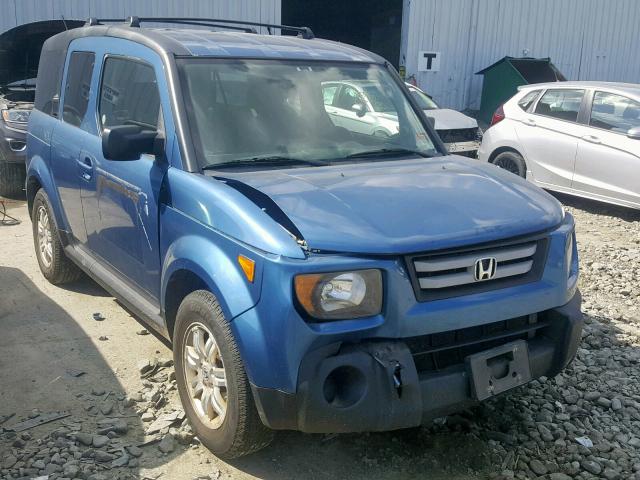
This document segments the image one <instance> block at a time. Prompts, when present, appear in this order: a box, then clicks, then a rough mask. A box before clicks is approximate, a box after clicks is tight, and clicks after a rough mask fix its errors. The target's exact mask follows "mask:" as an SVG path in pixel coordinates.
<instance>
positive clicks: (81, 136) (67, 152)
mask: <svg viewBox="0 0 640 480" xmlns="http://www.w3.org/2000/svg"><path fill="white" fill-rule="evenodd" d="M94 63H95V54H94V53H93V52H87V51H73V50H70V51H69V53H68V55H67V61H66V65H67V67H66V69H65V74H64V78H63V86H64V88H63V90H62V98H61V99H60V106H59V111H58V113H57V115H58V116H59V117H60V118H61V121H59V122H57V124H56V126H55V127H54V130H53V133H52V136H51V172H52V174H53V178H54V180H55V184H56V188H57V189H58V194H59V195H60V199H61V201H62V206H63V209H64V214H65V216H66V219H67V222H68V224H69V229H70V230H71V232H70V233H71V234H72V235H73V237H74V238H75V240H76V241H78V242H80V243H86V241H87V233H86V230H85V225H84V218H83V213H82V202H81V201H80V188H81V182H82V177H83V175H85V174H86V172H85V168H84V165H83V164H82V162H81V161H80V151H81V150H82V146H83V144H84V141H85V138H86V129H87V123H88V120H87V106H88V103H89V91H90V85H91V77H92V73H93V69H94Z"/></svg>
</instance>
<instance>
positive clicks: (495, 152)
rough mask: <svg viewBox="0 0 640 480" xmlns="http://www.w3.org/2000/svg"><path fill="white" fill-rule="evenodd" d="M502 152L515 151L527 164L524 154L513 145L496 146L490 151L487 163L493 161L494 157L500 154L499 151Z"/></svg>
mask: <svg viewBox="0 0 640 480" xmlns="http://www.w3.org/2000/svg"><path fill="white" fill-rule="evenodd" d="M504 152H513V153H517V154H518V155H520V156H521V157H522V159H523V160H524V163H525V165H526V164H527V160H526V159H525V158H524V155H523V154H522V152H520V151H518V149H516V148H514V147H510V146H502V147H498V148H496V149H495V150H494V151H493V152H491V155H489V163H493V161H494V160H495V158H496V157H497V156H498V155H500V154H501V153H504Z"/></svg>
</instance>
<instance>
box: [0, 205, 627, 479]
mask: <svg viewBox="0 0 640 480" xmlns="http://www.w3.org/2000/svg"><path fill="white" fill-rule="evenodd" d="M562 200H563V201H565V200H567V199H566V198H562ZM569 202H570V203H571V204H572V205H573V208H572V210H573V211H574V213H575V214H576V217H577V219H578V238H579V239H580V241H581V242H588V243H591V244H593V245H601V246H605V245H611V246H614V247H615V246H616V245H622V244H625V243H626V242H627V241H628V239H625V238H620V236H619V235H618V234H616V232H615V230H614V229H609V228H600V226H599V225H600V224H599V220H598V219H599V218H600V217H602V218H605V219H613V222H614V223H616V222H618V221H624V222H625V223H629V222H630V224H631V225H635V227H634V228H639V227H638V225H640V214H637V215H636V214H635V213H633V212H630V211H628V210H624V209H616V208H613V207H601V206H598V205H596V204H593V203H591V202H581V201H576V200H569ZM8 213H9V214H11V215H13V216H15V217H17V218H18V219H19V220H20V221H21V223H20V224H19V225H15V226H0V327H1V333H0V419H2V418H3V415H5V416H6V415H10V414H14V415H15V416H14V417H12V419H10V420H7V421H6V424H5V425H4V426H7V425H10V424H12V423H15V422H16V421H17V420H18V419H24V418H27V417H28V416H29V415H30V414H31V413H32V411H34V409H37V410H38V411H39V412H43V413H46V412H51V411H58V410H65V411H68V412H69V413H70V414H71V416H70V417H68V418H67V419H66V420H64V421H66V422H69V421H71V422H76V423H82V424H86V425H88V426H89V428H90V427H91V425H94V424H95V423H96V422H97V421H98V419H99V418H100V416H101V415H100V414H99V413H98V415H96V407H97V408H98V409H100V408H102V406H103V405H104V404H105V403H108V402H115V403H116V405H117V408H116V410H115V415H116V416H120V417H122V418H125V419H126V421H127V422H128V425H129V430H128V433H127V435H126V440H127V441H128V442H130V443H140V442H143V440H144V439H145V437H144V424H143V422H142V420H141V419H140V417H139V415H138V414H136V411H135V410H134V409H132V408H126V409H122V403H123V402H122V400H123V399H124V398H125V396H131V395H134V394H135V393H136V392H138V391H142V390H143V384H142V381H141V379H140V375H139V371H138V363H139V362H140V361H141V360H146V359H150V358H154V357H160V358H171V352H170V350H169V349H168V348H167V347H166V346H165V345H164V344H163V343H162V342H161V341H160V340H158V339H157V338H155V337H154V336H153V335H138V334H137V333H136V332H138V331H140V330H141V329H143V328H144V326H143V325H141V324H139V323H138V322H137V321H136V320H135V319H134V318H132V316H131V315H130V314H129V313H128V312H127V311H126V310H125V309H124V308H122V307H121V306H120V305H119V304H118V303H117V302H116V301H115V300H114V299H113V297H111V296H110V295H109V294H108V293H106V292H105V291H104V290H102V289H101V288H100V287H99V286H97V285H96V284H95V283H93V282H92V281H90V280H89V279H83V280H81V281H79V282H76V283H74V284H72V285H68V286H65V287H64V288H58V287H55V286H53V285H50V284H49V283H48V282H47V281H46V280H45V279H44V278H43V276H42V275H41V273H40V271H39V268H38V264H37V261H36V258H35V255H34V249H33V241H32V234H31V222H30V221H29V219H28V216H27V212H26V207H25V205H24V203H23V202H12V203H11V204H10V205H9V209H8ZM0 218H1V216H0ZM620 219H622V220H620ZM639 238H640V237H639ZM94 313H99V314H101V315H102V316H103V317H104V320H103V321H96V320H94V318H93V316H94ZM78 371H82V372H84V373H83V374H82V375H80V376H75V375H76V374H78ZM110 392H111V393H110ZM170 401H171V402H176V401H177V400H176V398H175V394H174V396H173V397H172V398H171V399H170ZM36 413H38V412H34V414H36ZM61 422H63V421H55V422H52V423H49V424H46V425H42V426H39V427H36V428H33V429H31V430H29V433H30V434H31V436H32V437H33V438H34V439H37V438H39V437H42V436H45V435H46V434H48V433H50V432H52V431H53V430H55V429H56V428H59V427H60V425H61ZM0 427H1V425H0ZM0 432H1V428H0ZM490 442H491V441H488V440H486V439H484V438H483V437H482V436H481V435H477V434H474V433H473V431H472V432H471V433H469V431H464V429H455V428H453V429H449V430H446V431H440V430H438V429H435V430H433V429H427V428H421V429H412V430H408V431H402V432H391V433H382V434H359V435H339V436H331V435H306V434H300V433H294V432H284V433H281V434H279V435H278V436H277V437H276V440H275V441H274V443H273V444H272V445H271V446H270V447H269V448H267V449H265V450H263V451H261V452H258V453H257V454H255V455H252V456H250V457H247V458H243V459H240V460H236V461H233V462H229V463H227V462H223V461H221V460H219V459H217V458H216V457H215V456H213V455H212V454H211V453H209V452H208V451H207V450H206V449H204V448H202V447H201V446H199V445H197V444H192V445H189V446H183V445H178V446H177V447H176V449H175V450H174V451H173V452H172V453H169V454H165V453H161V452H160V451H159V450H158V448H157V445H154V444H152V445H148V446H145V447H143V451H144V454H143V455H142V456H141V457H140V461H139V463H138V464H137V465H134V466H132V467H130V468H128V470H127V471H128V474H129V477H130V478H158V475H161V476H160V478H162V479H164V478H167V479H176V480H181V479H194V478H198V477H202V478H234V479H245V478H260V479H275V478H277V479H289V478H317V479H324V478H327V479H328V478H345V477H350V478H352V479H359V478H363V479H364V478H367V479H368V478H388V479H406V478H429V479H433V480H439V479H454V480H455V479H480V478H488V477H489V475H490V474H491V473H495V472H496V471H497V472H499V471H500V468H499V466H498V465H496V460H498V461H499V459H496V458H495V455H493V456H492V454H491V448H490ZM7 451H8V450H7V449H6V448H5V450H4V451H3V445H2V444H0V464H1V463H2V456H3V454H4V453H7ZM0 466H1V465H0ZM125 470H126V468H125ZM0 478H2V474H0ZM106 478H112V477H111V476H109V473H108V472H107V473H106Z"/></svg>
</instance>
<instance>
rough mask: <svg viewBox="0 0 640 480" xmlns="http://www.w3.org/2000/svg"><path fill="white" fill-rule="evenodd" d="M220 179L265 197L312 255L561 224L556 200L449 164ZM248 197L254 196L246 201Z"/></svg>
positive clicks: (390, 250)
mask: <svg viewBox="0 0 640 480" xmlns="http://www.w3.org/2000/svg"><path fill="white" fill-rule="evenodd" d="M215 175H216V176H217V177H220V176H223V177H225V178H228V179H232V180H233V183H237V182H241V183H242V184H245V185H248V186H249V187H252V188H250V189H246V188H244V190H245V195H247V196H251V194H250V192H251V190H252V189H255V190H258V191H259V192H260V193H256V196H260V194H266V195H267V196H269V197H270V198H271V199H272V200H273V201H274V202H275V203H276V204H277V205H278V207H280V209H281V210H282V211H283V212H284V214H286V215H287V216H288V217H289V219H290V220H291V221H292V222H293V224H294V225H295V226H296V227H297V229H298V230H299V232H300V233H301V234H302V236H303V237H304V239H305V240H306V242H307V244H308V246H309V248H311V249H318V250H322V251H332V252H349V253H362V254H405V253H411V252H420V251H425V250H433V249H441V248H451V247H455V246H462V245H469V244H478V243H482V242H487V241H492V240H498V239H504V238H510V237H515V236H520V235H526V234H531V233H537V232H541V231H544V230H548V229H550V228H553V227H555V226H557V225H558V224H559V223H560V222H561V221H562V208H561V206H560V204H559V203H558V201H557V200H555V199H554V198H553V197H551V196H550V195H549V194H547V193H546V192H544V191H543V190H542V189H540V188H538V187H535V186H533V185H532V184H530V183H528V182H526V181H524V180H522V179H520V178H519V177H516V176H515V175H513V174H511V173H508V172H506V171H504V170H501V169H499V168H497V167H494V166H493V165H490V164H482V163H479V162H477V160H476V161H474V160H465V159H463V158H462V157H454V156H447V157H441V158H433V159H423V158H420V159H413V160H405V161H392V162H367V163H360V164H350V165H348V164H345V165H336V166H328V167H312V168H295V169H286V170H268V171H254V172H230V171H225V172H224V173H223V174H222V173H221V172H217V174H215ZM247 191H248V192H249V193H247Z"/></svg>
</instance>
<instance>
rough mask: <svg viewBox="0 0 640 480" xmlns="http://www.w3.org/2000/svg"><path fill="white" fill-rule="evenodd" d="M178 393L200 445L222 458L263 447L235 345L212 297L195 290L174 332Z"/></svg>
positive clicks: (267, 435) (264, 432) (265, 435)
mask: <svg viewBox="0 0 640 480" xmlns="http://www.w3.org/2000/svg"><path fill="white" fill-rule="evenodd" d="M173 358H174V363H175V366H176V380H177V383H178V392H179V393H180V399H181V400H182V404H183V406H184V408H185V412H186V414H187V417H188V418H189V421H190V423H191V425H192V427H193V429H194V431H195V432H196V435H197V437H198V438H199V439H200V441H201V442H202V444H203V445H204V446H205V447H207V448H208V449H209V450H211V451H212V452H213V453H214V454H216V455H217V456H219V457H223V458H227V459H229V458H237V457H241V456H243V455H247V454H249V453H252V452H255V451H257V450H259V449H261V448H264V447H266V446H267V445H268V444H269V443H270V442H271V439H272V438H273V432H272V431H271V430H269V429H267V428H266V427H265V426H264V425H263V424H262V421H261V420H260V417H259V415H258V411H257V409H256V406H255V403H254V400H253V395H252V393H251V387H250V386H249V381H248V379H247V374H246V372H245V370H244V366H243V364H242V359H241V358H240V352H239V350H238V345H237V343H236V341H235V339H234V337H233V334H232V332H231V328H230V326H229V322H228V321H227V319H226V318H225V316H224V313H223V312H222V308H221V307H220V304H219V303H218V300H217V299H216V297H215V296H214V295H213V294H212V293H210V292H208V291H205V290H198V291H195V292H193V293H191V294H189V295H187V297H186V298H185V299H184V300H183V301H182V303H181V304H180V308H179V309H178V314H177V317H176V325H175V331H174V336H173Z"/></svg>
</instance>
